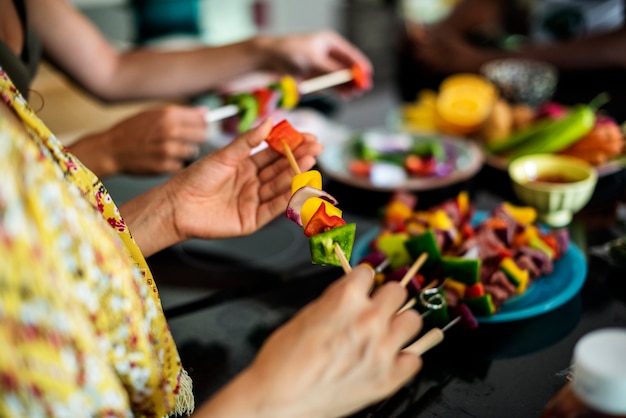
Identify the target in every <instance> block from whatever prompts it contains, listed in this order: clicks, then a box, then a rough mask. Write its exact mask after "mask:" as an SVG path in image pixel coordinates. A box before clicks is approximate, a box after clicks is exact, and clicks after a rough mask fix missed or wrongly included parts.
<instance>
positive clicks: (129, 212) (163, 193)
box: [120, 183, 184, 257]
mask: <svg viewBox="0 0 626 418" xmlns="http://www.w3.org/2000/svg"><path fill="white" fill-rule="evenodd" d="M175 208H176V202H175V197H174V196H173V193H172V192H171V191H170V188H169V187H168V183H165V184H162V185H159V186H157V187H155V188H153V189H151V190H149V191H148V192H146V193H143V194H141V195H139V196H137V197H136V198H134V199H132V200H130V201H128V202H126V203H125V204H123V205H122V206H121V207H120V213H121V214H122V217H123V218H124V221H125V222H126V225H127V226H128V229H129V230H130V232H131V233H132V235H133V238H134V239H135V242H136V243H137V245H138V246H139V248H140V249H141V252H142V254H143V255H144V257H149V256H151V255H152V254H154V253H156V252H158V251H160V250H162V249H164V248H167V247H169V246H172V245H174V244H177V243H179V242H181V241H183V240H184V238H183V237H182V236H181V233H180V231H179V230H178V227H177V225H176V221H175V219H176V215H175Z"/></svg>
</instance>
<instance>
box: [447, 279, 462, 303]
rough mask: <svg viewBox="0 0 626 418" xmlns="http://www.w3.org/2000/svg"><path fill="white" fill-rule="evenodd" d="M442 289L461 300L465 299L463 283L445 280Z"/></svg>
mask: <svg viewBox="0 0 626 418" xmlns="http://www.w3.org/2000/svg"><path fill="white" fill-rule="evenodd" d="M443 287H445V288H446V289H448V290H451V291H452V292H454V293H456V294H457V296H458V297H459V298H461V299H462V298H464V297H465V288H466V287H467V285H466V284H465V283H461V282H459V281H458V280H454V279H450V278H447V279H446V280H445V282H444V283H443Z"/></svg>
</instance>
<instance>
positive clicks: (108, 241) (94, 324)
mask: <svg viewBox="0 0 626 418" xmlns="http://www.w3.org/2000/svg"><path fill="white" fill-rule="evenodd" d="M0 95H1V97H2V100H3V101H4V102H6V103H7V104H8V105H9V107H11V108H12V109H13V111H14V112H15V115H16V116H17V117H18V118H19V119H21V120H22V122H23V126H24V131H22V130H20V129H17V130H16V129H15V127H14V126H15V124H14V123H12V122H11V121H10V120H7V118H6V117H4V116H3V115H2V114H0V344H1V348H0V416H3V417H26V416H28V417H37V416H54V417H57V416H58V417H61V416H63V417H96V416H97V417H134V416H137V417H164V416H168V415H171V414H190V413H191V411H192V410H193V404H194V402H193V395H192V394H191V380H190V378H189V376H188V375H187V374H186V372H185V371H184V369H183V368H182V366H181V362H180V358H179V355H178V352H177V349H176V346H175V344H174V341H173V339H172V336H171V334H170V332H169V329H168V325H167V322H166V319H165V317H164V315H163V310H162V307H161V303H160V299H159V295H158V291H157V288H156V286H155V283H154V280H153V278H152V275H151V273H150V271H149V269H148V267H147V264H146V261H145V259H144V257H143V256H142V254H141V252H140V250H139V248H138V247H137V245H136V244H135V242H134V240H133V238H132V236H131V234H130V232H129V230H128V228H127V227H126V225H125V223H124V220H123V219H122V217H121V216H120V214H119V212H118V209H117V207H116V206H115V204H114V203H113V201H112V200H111V197H110V196H109V194H108V193H107V191H106V190H105V188H104V186H103V185H102V183H101V182H100V180H98V179H97V178H96V176H95V175H94V174H93V173H92V172H91V171H89V170H88V169H87V168H85V167H84V166H83V165H82V164H81V163H80V161H78V160H77V159H76V158H75V157H73V156H72V155H71V154H69V153H68V152H67V150H66V149H65V148H64V147H63V145H62V144H60V143H59V142H58V141H57V140H56V138H55V137H54V136H53V135H52V134H51V133H50V132H49V131H48V129H47V128H46V127H45V125H44V124H43V123H42V122H41V121H40V120H39V118H38V117H37V116H36V115H35V114H34V113H33V111H32V110H31V109H30V107H29V106H28V104H27V103H26V102H25V100H24V99H23V97H22V96H21V95H20V94H19V92H18V91H17V90H16V89H15V87H14V86H13V84H12V82H11V81H10V80H9V78H8V77H7V76H6V74H5V73H4V71H3V70H2V68H0Z"/></svg>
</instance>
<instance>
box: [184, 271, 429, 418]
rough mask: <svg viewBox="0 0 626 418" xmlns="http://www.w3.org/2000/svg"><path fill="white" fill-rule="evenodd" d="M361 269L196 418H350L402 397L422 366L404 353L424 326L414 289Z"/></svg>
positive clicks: (280, 335) (307, 311)
mask: <svg viewBox="0 0 626 418" xmlns="http://www.w3.org/2000/svg"><path fill="white" fill-rule="evenodd" d="M373 282H374V272H373V271H372V269H371V268H369V267H366V266H365V265H360V266H357V267H355V268H354V270H353V271H352V272H351V273H349V274H348V275H347V276H344V277H342V278H340V279H338V280H337V281H335V282H333V283H332V284H331V285H330V286H329V288H328V289H326V291H325V292H324V293H323V294H322V296H321V297H320V298H318V299H317V300H315V301H313V302H312V303H311V304H309V305H308V306H306V307H305V308H304V309H302V310H301V311H300V312H299V313H298V314H297V315H296V316H295V317H294V318H293V319H292V320H290V321H289V322H288V323H287V324H285V325H284V326H282V327H281V328H279V329H278V330H277V331H276V332H274V333H273V334H272V335H271V336H270V337H269V339H268V340H267V341H266V343H265V345H264V346H263V347H262V348H261V350H260V352H259V354H258V355H257V357H256V359H255V360H254V362H253V363H252V365H251V366H250V367H248V368H247V369H246V370H244V372H243V373H241V374H240V375H239V376H238V377H237V378H235V379H234V380H233V381H232V382H231V383H230V384H228V385H227V386H226V387H225V388H224V389H222V390H221V391H220V392H218V393H217V394H216V395H215V396H214V397H213V398H212V399H210V400H209V401H208V402H206V403H205V404H204V405H202V406H201V407H200V408H199V409H198V410H197V412H196V413H195V414H194V417H196V418H201V417H212V418H218V417H239V418H247V417H250V418H252V417H255V418H264V417H267V418H270V417H271V418H282V417H285V418H286V417H301V418H308V417H343V416H348V415H350V414H352V413H355V412H358V411H359V410H361V409H363V408H365V407H366V406H370V405H372V404H374V403H375V402H378V401H380V400H382V399H384V398H385V397H388V396H390V395H391V394H393V393H395V392H397V391H398V390H399V389H400V388H401V387H402V385H404V384H406V383H407V382H408V381H409V380H410V379H411V378H412V377H413V376H415V374H416V373H417V372H418V370H419V369H420V367H421V363H422V361H421V359H420V358H418V357H417V356H414V355H412V354H410V353H407V352H404V351H403V350H402V348H403V347H404V346H405V345H406V344H408V343H409V342H411V340H412V339H413V338H414V337H415V335H416V334H417V332H419V330H420V328H421V325H422V320H421V317H420V315H419V314H418V313H417V311H415V310H413V309H409V310H406V311H404V312H403V313H401V314H398V313H397V312H398V309H399V308H400V307H401V306H402V304H404V302H405V300H406V295H407V293H406V290H405V289H404V288H403V287H402V286H401V285H400V284H399V283H398V282H395V283H394V282H391V283H387V284H385V285H383V287H381V288H380V289H379V290H377V291H376V292H374V293H373V294H372V296H371V297H370V296H369V292H370V289H371V288H372V286H373Z"/></svg>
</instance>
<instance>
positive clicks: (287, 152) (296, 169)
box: [281, 141, 300, 174]
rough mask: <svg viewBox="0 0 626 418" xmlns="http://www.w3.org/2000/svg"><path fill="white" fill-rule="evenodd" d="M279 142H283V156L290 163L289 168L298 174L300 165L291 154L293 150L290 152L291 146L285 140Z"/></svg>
mask: <svg viewBox="0 0 626 418" xmlns="http://www.w3.org/2000/svg"><path fill="white" fill-rule="evenodd" d="M281 143H282V144H283V150H284V151H285V156H286V157H287V160H288V161H289V164H290V165H291V169H292V170H293V171H294V173H296V174H300V167H299V166H298V163H297V162H296V158H295V157H294V156H293V152H291V148H289V145H288V144H287V143H286V142H285V141H281Z"/></svg>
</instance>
